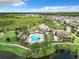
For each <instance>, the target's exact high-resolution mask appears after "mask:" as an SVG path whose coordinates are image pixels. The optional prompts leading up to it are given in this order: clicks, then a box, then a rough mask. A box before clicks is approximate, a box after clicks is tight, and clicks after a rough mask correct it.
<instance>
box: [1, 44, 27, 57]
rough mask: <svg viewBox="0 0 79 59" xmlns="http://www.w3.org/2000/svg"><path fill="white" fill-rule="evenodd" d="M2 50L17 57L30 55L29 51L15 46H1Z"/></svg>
mask: <svg viewBox="0 0 79 59" xmlns="http://www.w3.org/2000/svg"><path fill="white" fill-rule="evenodd" d="M0 50H2V51H8V52H11V53H14V54H16V55H19V56H23V57H26V55H27V53H28V51H26V50H24V49H22V48H19V47H15V46H4V45H0Z"/></svg>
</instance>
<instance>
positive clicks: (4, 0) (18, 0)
mask: <svg viewBox="0 0 79 59" xmlns="http://www.w3.org/2000/svg"><path fill="white" fill-rule="evenodd" d="M23 4H25V3H24V2H23V0H0V6H5V5H13V6H21V5H23Z"/></svg>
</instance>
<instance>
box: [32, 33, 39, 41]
mask: <svg viewBox="0 0 79 59" xmlns="http://www.w3.org/2000/svg"><path fill="white" fill-rule="evenodd" d="M31 39H32V41H39V40H40V34H33V35H32V36H31Z"/></svg>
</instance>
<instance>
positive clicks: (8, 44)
mask: <svg viewBox="0 0 79 59" xmlns="http://www.w3.org/2000/svg"><path fill="white" fill-rule="evenodd" d="M0 45H5V46H17V47H20V48H23V49H25V50H30V48H27V47H24V46H22V45H19V44H10V43H1V42H0Z"/></svg>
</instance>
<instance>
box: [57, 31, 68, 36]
mask: <svg viewBox="0 0 79 59" xmlns="http://www.w3.org/2000/svg"><path fill="white" fill-rule="evenodd" d="M56 34H57V36H59V37H66V36H68V35H69V33H68V32H66V31H64V30H57V31H56Z"/></svg>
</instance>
